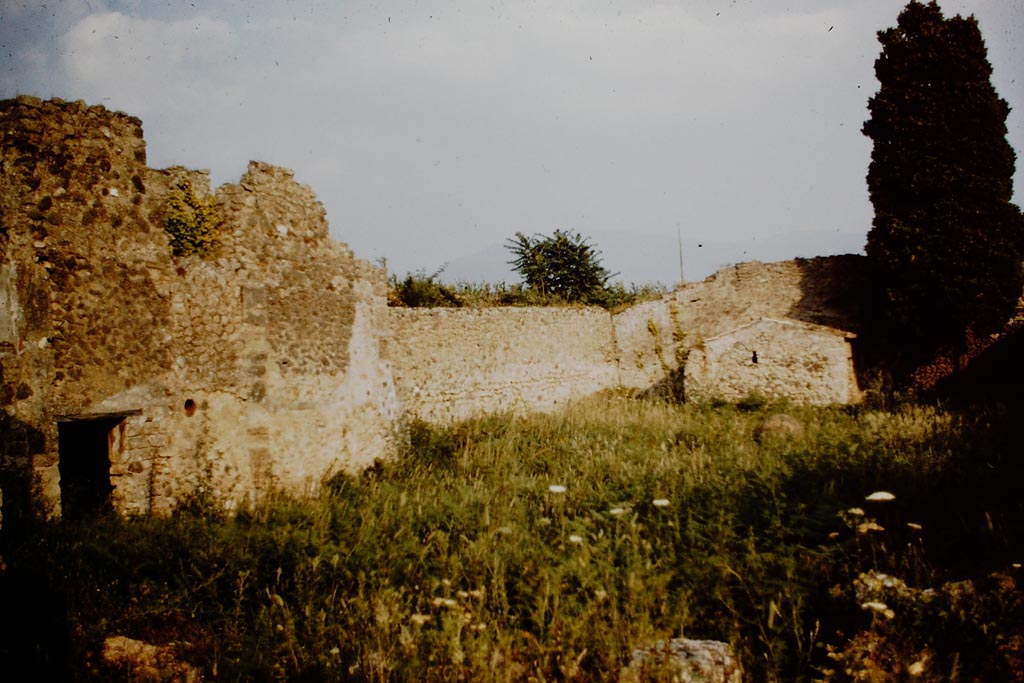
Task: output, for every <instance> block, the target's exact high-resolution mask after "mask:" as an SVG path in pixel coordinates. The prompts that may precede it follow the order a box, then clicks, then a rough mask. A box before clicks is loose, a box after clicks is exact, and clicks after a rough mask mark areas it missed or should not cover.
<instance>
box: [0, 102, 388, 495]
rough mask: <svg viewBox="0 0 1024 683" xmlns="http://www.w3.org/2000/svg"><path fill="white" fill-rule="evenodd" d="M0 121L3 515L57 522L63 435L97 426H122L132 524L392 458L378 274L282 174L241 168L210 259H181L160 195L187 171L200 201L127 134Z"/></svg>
mask: <svg viewBox="0 0 1024 683" xmlns="http://www.w3.org/2000/svg"><path fill="white" fill-rule="evenodd" d="M0 124H2V129H3V145H2V150H3V158H2V164H3V166H2V173H0V190H2V192H0V202H2V203H0V371H2V375H0V409H2V411H3V413H2V417H0V420H3V424H0V431H2V432H3V435H4V438H3V439H0V444H2V445H0V477H2V478H3V484H2V485H0V488H3V490H4V493H5V495H4V505H5V507H9V506H18V505H20V506H22V507H25V506H27V505H28V502H27V501H28V500H31V499H32V498H33V497H34V498H35V499H36V500H40V501H43V503H44V506H43V507H44V508H46V509H47V510H49V511H52V510H56V509H57V508H58V504H59V501H60V496H61V483H60V482H61V473H60V467H59V464H60V457H61V456H60V451H61V448H60V439H59V431H60V430H59V427H58V425H61V424H66V423H69V422H73V421H83V420H88V419H90V418H91V419H93V420H94V421H95V420H97V419H99V418H102V420H113V421H114V422H117V424H118V427H117V430H115V432H112V434H113V435H112V436H111V437H110V438H111V439H112V441H111V443H112V447H111V452H110V475H111V480H112V483H113V484H114V490H113V492H112V498H113V500H114V503H115V504H116V506H117V507H118V508H120V509H121V510H125V511H145V510H152V509H157V510H158V509H166V508H168V507H169V506H171V505H173V504H174V503H175V502H176V501H178V500H180V499H181V498H182V497H183V496H189V495H196V494H205V493H206V492H216V493H215V497H217V498H221V499H223V500H224V501H225V502H231V501H237V500H238V499H240V498H243V497H246V496H251V495H258V494H259V492H260V491H262V490H266V489H267V488H269V487H272V486H284V487H288V488H292V489H295V488H306V487H311V486H314V485H315V484H316V483H317V482H319V481H320V479H321V478H322V477H323V476H324V474H325V473H327V472H329V471H330V470H332V469H342V468H347V467H359V466H362V465H365V464H368V463H369V462H372V461H373V460H374V459H375V458H378V457H386V456H388V455H390V454H391V453H393V452H394V448H395V444H396V425H397V424H398V422H399V419H398V418H399V406H398V402H397V397H396V393H395V388H394V385H393V382H392V378H391V375H390V372H389V370H388V368H387V366H386V364H384V363H382V361H381V358H380V341H379V330H380V329H382V327H383V322H382V320H381V318H382V315H383V313H384V312H385V311H386V305H385V294H386V292H385V280H384V278H385V275H384V273H383V272H382V271H379V270H378V269H375V268H373V267H372V266H370V265H369V264H367V263H365V262H361V261H359V260H357V259H355V258H354V256H353V255H352V253H351V251H350V250H349V249H348V248H347V247H345V246H343V245H340V244H338V243H335V242H334V241H332V240H331V239H330V237H329V236H328V229H327V221H326V217H325V215H324V210H323V207H322V205H321V204H320V203H319V202H318V201H317V200H316V197H315V196H314V195H313V193H312V191H311V190H310V189H309V188H308V187H305V186H303V185H300V184H298V183H296V182H295V181H294V179H293V177H292V174H291V172H289V171H286V170H284V169H279V168H275V167H272V166H268V165H266V164H260V163H255V162H254V163H252V164H250V166H249V169H248V171H247V172H246V174H245V175H244V176H243V178H242V179H241V181H240V182H239V183H238V184H233V185H226V186H223V187H221V188H219V189H218V190H217V192H216V193H215V194H214V195H213V196H214V197H215V199H216V202H217V205H218V207H219V210H220V214H221V217H222V219H223V223H222V228H221V242H222V245H221V249H220V251H219V252H218V253H217V255H216V258H210V259H206V260H204V259H200V258H198V257H188V258H183V257H177V258H176V257H173V256H172V255H171V249H170V246H169V238H168V235H167V234H166V232H165V231H164V230H163V225H164V222H165V217H166V211H167V200H168V193H169V192H170V191H171V188H172V187H173V186H174V185H175V184H176V181H177V180H178V179H179V178H181V177H182V176H183V175H184V176H188V177H189V178H190V179H191V180H192V181H193V184H194V185H195V186H196V187H197V189H198V191H199V193H200V194H206V195H209V182H208V179H207V177H206V176H205V174H203V173H199V172H195V171H188V170H186V169H166V170H154V169H149V168H147V167H146V165H145V143H144V140H143V135H142V128H141V123H140V122H139V121H138V119H135V118H133V117H129V116H125V115H123V114H118V113H112V112H109V111H107V110H105V109H103V108H101V107H88V106H85V105H84V104H81V103H66V102H62V101H59V100H56V101H50V102H40V101H38V100H35V99H33V98H19V99H18V100H12V101H6V102H3V103H0ZM102 420H100V422H102ZM104 424H105V423H104ZM114 442H116V444H114ZM115 445H116V447H114V446H115ZM31 489H35V492H36V495H34V496H33V493H32V491H31ZM12 491H15V492H17V491H20V492H21V493H20V495H19V494H17V493H15V494H14V495H12V494H11V492H12Z"/></svg>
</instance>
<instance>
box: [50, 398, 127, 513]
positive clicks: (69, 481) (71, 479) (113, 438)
mask: <svg viewBox="0 0 1024 683" xmlns="http://www.w3.org/2000/svg"><path fill="white" fill-rule="evenodd" d="M124 418H125V414H123V413H120V414H115V415H103V416H90V415H82V416H75V417H69V418H65V419H62V420H60V421H58V422H57V444H58V446H57V447H58V451H59V455H60V461H59V463H58V467H59V469H60V500H61V516H62V517H64V518H65V519H81V518H83V517H90V516H94V515H98V514H102V513H105V512H108V511H110V510H112V509H113V504H112V499H111V493H112V492H113V490H114V487H113V485H112V484H111V483H110V454H111V449H112V448H113V447H114V446H115V444H118V445H119V442H120V441H121V439H122V437H123V431H124V430H123V425H124Z"/></svg>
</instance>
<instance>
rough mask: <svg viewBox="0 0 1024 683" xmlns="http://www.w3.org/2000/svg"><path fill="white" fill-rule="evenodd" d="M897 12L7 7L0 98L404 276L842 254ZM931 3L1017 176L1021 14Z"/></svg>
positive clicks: (1014, 1) (717, 4) (17, 0)
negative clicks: (733, 251)
mask: <svg viewBox="0 0 1024 683" xmlns="http://www.w3.org/2000/svg"><path fill="white" fill-rule="evenodd" d="M904 5H905V2H904V0H679V1H677V2H650V1H641V0H617V1H615V2H605V1H603V0H584V1H581V2H553V1H552V2H547V1H543V0H541V1H537V2H501V0H496V1H493V2H488V1H487V0H453V1H450V2H440V1H437V2H435V1H433V0H425V1H422V2H417V1H414V0H405V1H403V2H391V3H388V2H379V3H367V2H348V1H346V0H294V1H291V2H288V1H275V2H269V1H268V2H249V1H243V0H192V1H188V0H185V1H182V0H162V1H155V0H123V1H119V0H63V1H60V0H0V48H2V49H0V97H12V96H14V95H16V94H18V93H28V94H33V95H38V96H41V97H51V96H57V97H63V98H64V99H69V100H71V99H84V100H86V101H87V102H88V103H90V104H102V105H104V106H106V107H108V108H111V109H118V110H122V111H125V112H128V113H130V114H132V115H135V116H139V117H140V118H142V120H143V125H144V128H145V132H146V140H147V144H148V152H149V165H150V166H154V167H158V168H160V167H166V166H170V165H175V164H182V165H185V166H190V167H193V168H208V169H210V171H211V173H212V178H213V182H214V184H215V185H216V184H220V183H223V182H230V181H237V179H238V178H239V176H240V175H241V173H242V172H243V171H244V169H245V167H246V165H247V163H248V160H249V159H259V160H264V161H268V162H271V163H274V164H278V165H282V166H286V167H289V168H291V169H293V170H294V171H295V174H296V177H297V179H298V180H299V181H301V182H303V183H307V184H309V185H311V186H312V187H313V189H314V190H315V191H316V193H317V194H318V196H319V197H320V199H321V201H323V203H324V205H325V206H326V207H327V212H328V218H329V220H330V222H331V232H332V234H333V235H334V236H335V237H336V238H337V239H340V240H342V241H344V242H347V243H348V244H350V245H351V246H352V247H353V249H355V251H356V254H357V255H359V256H361V257H363V258H367V259H371V260H373V259H378V258H380V257H386V258H387V259H388V263H389V267H390V268H391V269H392V270H393V271H396V272H399V273H404V272H406V271H412V270H416V269H420V268H425V269H427V270H433V269H435V268H437V267H438V266H440V265H442V264H443V263H445V262H447V261H450V260H452V259H455V258H457V257H460V256H464V255H466V254H470V253H473V252H475V251H479V250H481V249H483V248H485V247H487V246H488V245H492V244H494V243H496V242H502V241H504V240H505V238H507V237H510V236H511V235H512V234H514V233H515V232H516V231H522V232H526V233H535V232H541V233H550V232H551V231H553V230H555V229H556V228H567V229H574V230H578V231H580V232H581V233H583V234H585V235H587V234H603V233H607V232H608V231H620V232H628V233H632V234H635V235H637V239H638V240H643V239H645V238H644V237H643V236H645V235H654V236H662V237H663V238H664V236H671V237H672V238H675V236H676V234H677V231H680V232H681V233H682V235H683V237H684V238H685V239H686V240H693V241H697V240H707V241H711V240H720V241H721V240H727V241H735V242H740V243H743V244H748V243H749V244H750V245H755V244H756V243H757V241H758V240H762V241H764V240H765V239H768V238H770V237H771V236H774V235H780V234H783V233H792V232H802V231H816V232H819V233H821V235H820V237H824V235H826V234H827V235H837V238H836V244H839V243H840V240H839V237H838V236H839V235H844V234H846V235H847V236H848V234H849V233H855V234H857V235H864V234H865V233H866V232H867V230H868V229H869V227H870V223H871V215H872V212H871V205H870V203H869V201H868V198H867V191H866V189H865V181H864V176H865V174H866V172H867V166H868V162H869V159H870V154H871V145H870V141H869V140H868V139H867V138H865V137H864V136H863V135H862V134H861V133H860V128H861V125H862V123H863V122H864V120H865V118H866V116H867V109H866V104H867V100H868V98H869V97H870V96H871V95H872V94H873V93H874V92H875V91H876V90H877V81H876V80H875V78H874V69H873V64H874V60H875V58H876V57H877V56H878V52H879V49H880V48H879V44H878V42H877V39H876V35H875V34H876V32H877V31H878V30H879V29H883V28H886V27H888V26H892V25H894V24H895V23H896V18H897V16H898V15H899V12H900V10H901V9H902V7H903V6H904ZM940 5H941V7H942V8H943V10H944V12H945V13H946V14H947V15H952V14H964V15H966V14H974V15H975V16H976V17H977V19H978V21H979V24H980V26H981V30H982V34H983V36H984V37H985V40H986V43H987V45H988V50H989V59H990V61H991V62H992V65H993V68H994V74H993V82H994V84H995V86H996V89H997V91H998V92H999V93H1000V95H1001V96H1002V97H1003V98H1005V99H1006V100H1007V101H1008V102H1009V103H1010V106H1011V107H1013V109H1014V111H1013V112H1011V114H1010V118H1009V120H1008V128H1009V139H1010V142H1011V144H1012V145H1013V146H1014V148H1015V149H1016V151H1017V155H1018V157H1019V158H1021V157H1024V153H1022V152H1024V79H1022V78H1020V76H1022V75H1024V74H1022V73H1021V71H1022V67H1024V47H1022V46H1024V0H944V1H943V2H940ZM1019 163H1024V162H1019ZM1016 178H1017V183H1016V185H1017V193H1016V195H1015V197H1016V201H1017V203H1018V204H1020V198H1021V196H1022V191H1021V189H1020V185H1021V184H1022V183H1021V181H1020V178H1021V175H1020V173H1018V175H1017V176H1016ZM848 241H849V240H847V242H848ZM598 246H600V245H598ZM826 249H827V247H826ZM750 256H751V258H757V256H758V254H757V251H756V249H754V248H753V247H752V248H751V251H750ZM604 258H605V263H606V265H610V266H611V267H613V268H614V267H615V265H616V264H615V263H614V254H610V253H608V252H607V251H606V252H605V255H604Z"/></svg>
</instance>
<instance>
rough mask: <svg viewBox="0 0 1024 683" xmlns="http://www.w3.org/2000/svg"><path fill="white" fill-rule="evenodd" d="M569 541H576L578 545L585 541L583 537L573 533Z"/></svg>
mask: <svg viewBox="0 0 1024 683" xmlns="http://www.w3.org/2000/svg"><path fill="white" fill-rule="evenodd" d="M569 543H575V544H576V545H580V544H582V543H583V537H582V536H579V535H577V534H572V535H571V536H569Z"/></svg>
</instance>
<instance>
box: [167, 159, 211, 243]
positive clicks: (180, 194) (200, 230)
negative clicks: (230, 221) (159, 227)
mask: <svg viewBox="0 0 1024 683" xmlns="http://www.w3.org/2000/svg"><path fill="white" fill-rule="evenodd" d="M220 225H221V218H220V212H219V211H218V210H217V202H216V200H214V199H213V197H205V198H204V197H200V196H198V195H197V194H196V192H195V188H193V187H192V181H191V180H189V179H188V178H181V179H180V180H178V181H177V183H175V186H174V188H173V189H172V190H171V192H170V194H169V195H168V197H167V220H166V222H165V223H164V229H165V230H166V231H167V233H168V234H169V235H170V236H171V249H172V250H173V251H174V255H175V256H192V255H196V256H200V257H202V258H206V257H208V256H212V255H214V254H215V253H216V252H217V248H218V247H219V246H220V241H219V239H218V237H219V233H220Z"/></svg>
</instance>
